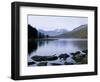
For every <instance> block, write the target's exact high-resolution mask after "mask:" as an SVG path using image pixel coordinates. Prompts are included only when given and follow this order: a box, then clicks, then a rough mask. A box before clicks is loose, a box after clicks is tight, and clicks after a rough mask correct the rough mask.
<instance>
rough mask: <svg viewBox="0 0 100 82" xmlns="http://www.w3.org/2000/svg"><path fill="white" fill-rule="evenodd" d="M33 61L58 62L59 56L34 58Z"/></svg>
mask: <svg viewBox="0 0 100 82" xmlns="http://www.w3.org/2000/svg"><path fill="white" fill-rule="evenodd" d="M32 59H33V60H34V61H37V62H40V61H53V60H57V59H58V57H57V56H33V57H32Z"/></svg>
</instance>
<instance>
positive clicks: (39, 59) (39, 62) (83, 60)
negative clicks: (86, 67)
mask: <svg viewBox="0 0 100 82" xmlns="http://www.w3.org/2000/svg"><path fill="white" fill-rule="evenodd" d="M69 57H71V58H72V59H73V60H74V61H75V63H73V62H68V61H66V60H67V58H69ZM87 57H88V50H87V49H86V50H82V51H76V52H73V53H70V54H67V53H62V54H59V55H58V56H57V55H56V54H54V55H52V56H39V55H35V56H33V57H31V59H32V60H33V61H32V62H28V66H31V65H35V66H48V65H51V66H57V65H78V64H87V63H88V62H87V61H88V59H87ZM57 60H59V61H63V63H56V62H53V61H57ZM49 61H52V63H50V62H49Z"/></svg>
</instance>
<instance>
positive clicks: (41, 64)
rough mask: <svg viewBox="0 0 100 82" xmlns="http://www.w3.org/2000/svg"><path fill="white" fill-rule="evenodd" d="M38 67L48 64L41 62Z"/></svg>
mask: <svg viewBox="0 0 100 82" xmlns="http://www.w3.org/2000/svg"><path fill="white" fill-rule="evenodd" d="M37 66H47V62H40V63H38V64H37Z"/></svg>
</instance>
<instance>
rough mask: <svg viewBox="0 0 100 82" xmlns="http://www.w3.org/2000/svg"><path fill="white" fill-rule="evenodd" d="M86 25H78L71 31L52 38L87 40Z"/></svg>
mask: <svg viewBox="0 0 100 82" xmlns="http://www.w3.org/2000/svg"><path fill="white" fill-rule="evenodd" d="M87 27H88V25H87V24H84V25H80V26H78V27H77V28H75V29H73V30H72V31H69V32H65V33H63V34H60V35H57V36H54V37H53V38H87V30H88V29H87Z"/></svg>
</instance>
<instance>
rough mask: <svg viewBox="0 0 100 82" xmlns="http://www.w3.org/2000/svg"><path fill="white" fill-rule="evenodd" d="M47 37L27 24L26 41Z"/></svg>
mask: <svg viewBox="0 0 100 82" xmlns="http://www.w3.org/2000/svg"><path fill="white" fill-rule="evenodd" d="M48 37H49V35H44V34H43V33H41V32H39V31H38V30H37V29H36V28H35V27H33V26H31V25H30V24H28V39H32V38H33V39H38V38H48Z"/></svg>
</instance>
